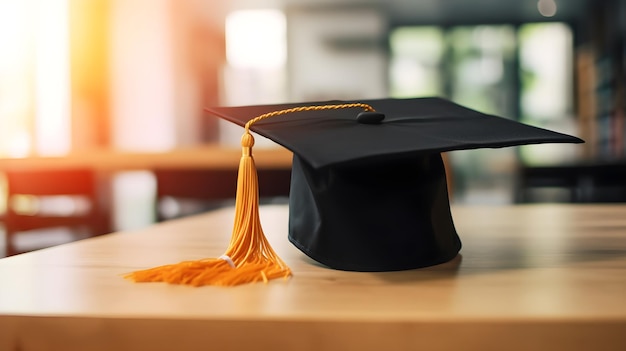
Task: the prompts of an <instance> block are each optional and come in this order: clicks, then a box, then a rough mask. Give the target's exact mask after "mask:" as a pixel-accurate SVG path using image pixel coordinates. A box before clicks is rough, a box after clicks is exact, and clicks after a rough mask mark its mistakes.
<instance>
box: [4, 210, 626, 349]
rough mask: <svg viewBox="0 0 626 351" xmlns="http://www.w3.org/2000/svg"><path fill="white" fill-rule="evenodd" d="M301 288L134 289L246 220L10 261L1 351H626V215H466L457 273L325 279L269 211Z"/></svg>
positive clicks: (183, 224)
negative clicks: (143, 275) (149, 273)
mask: <svg viewBox="0 0 626 351" xmlns="http://www.w3.org/2000/svg"><path fill="white" fill-rule="evenodd" d="M261 216H262V222H263V225H264V229H265V232H266V234H267V235H268V238H269V240H270V242H271V243H272V245H273V247H274V248H275V249H276V251H277V252H278V253H279V255H280V256H281V257H282V258H283V259H284V260H285V261H286V262H287V263H288V264H289V265H290V267H291V268H292V270H293V273H294V276H293V277H292V278H291V279H289V280H287V281H283V280H278V281H272V282H270V283H269V284H252V285H245V286H239V287H231V288H224V287H201V288H193V287H186V286H172V285H166V284H162V283H144V284H137V283H132V282H130V281H128V280H125V279H123V278H122V275H123V274H124V273H126V272H129V271H132V270H136V269H140V268H145V267H151V266H155V265H160V264H166V263H174V262H178V261H181V260H188V259H199V258H203V257H217V256H219V255H221V254H222V253H223V251H224V250H225V248H226V245H227V243H228V240H229V237H230V229H231V226H232V219H233V209H231V208H227V209H223V210H218V211H215V212H211V213H208V214H203V215H199V216H194V217H189V218H186V219H180V220H175V221H170V222H165V223H162V224H158V225H155V226H152V227H148V228H145V229H141V230H135V231H128V232H120V233H114V234H110V235H105V236H101V237H96V238H92V239H86V240H83V241H79V242H75V243H71V244H67V245H62V246H58V247H53V248H49V249H45V250H41V251H37V252H32V253H27V254H23V255H18V256H14V257H9V258H4V259H0V284H1V285H0V350H22V351H25V350H28V351H32V350H235V349H240V350H568V351H575V350H621V351H623V350H626V205H578V206H577V205H525V206H501V207H460V206H455V207H453V216H454V219H455V224H456V226H457V230H458V232H459V234H460V236H461V239H462V240H463V244H464V247H463V249H462V251H461V255H460V256H459V257H457V258H456V259H455V260H453V261H452V262H449V263H446V264H443V265H439V266H435V267H430V268H425V269H418V270H412V271H405V272H390V273H358V272H342V271H335V270H331V269H327V268H324V267H321V266H319V265H317V264H315V263H314V262H312V261H311V260H309V259H307V258H306V257H305V256H304V255H303V254H302V253H300V252H299V251H298V250H297V249H295V248H294V247H293V246H291V244H289V243H288V241H287V238H286V236H287V233H286V232H287V218H288V209H287V208H286V207H285V206H278V205H274V206H266V207H262V212H261Z"/></svg>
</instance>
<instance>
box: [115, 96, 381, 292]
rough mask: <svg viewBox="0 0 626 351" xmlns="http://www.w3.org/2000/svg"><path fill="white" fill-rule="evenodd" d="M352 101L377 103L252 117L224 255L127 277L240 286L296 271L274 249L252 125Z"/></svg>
mask: <svg viewBox="0 0 626 351" xmlns="http://www.w3.org/2000/svg"><path fill="white" fill-rule="evenodd" d="M352 107H360V108H363V109H364V110H366V111H374V109H373V108H372V107H371V106H369V105H367V104H361V103H351V104H341V105H322V106H303V107H296V108H291V109H286V110H280V111H274V112H270V113H266V114H264V115H261V116H258V117H256V118H254V119H251V120H250V121H248V123H246V125H245V132H244V135H243V136H242V137H241V147H242V155H241V161H240V162H239V173H238V176H237V195H236V198H235V223H234V226H233V232H232V237H231V240H230V244H229V246H228V248H227V249H226V252H225V253H224V255H222V256H221V257H219V258H207V259H202V260H197V261H183V262H179V263H176V264H169V265H164V266H159V267H154V268H150V269H145V270H140V271H135V272H132V273H129V274H127V275H125V278H127V279H130V280H133V281H135V282H138V283H145V282H165V283H170V284H184V285H192V286H203V285H219V286H234V285H240V284H246V283H253V282H260V281H263V282H266V283H267V282H268V281H269V280H271V279H277V278H285V279H286V278H288V277H290V276H291V270H290V269H289V267H288V266H287V265H286V264H285V262H283V260H282V259H281V258H280V257H278V255H277V254H276V253H275V252H274V250H273V249H272V247H271V246H270V244H269V242H268V241H267V238H266V237H265V234H264V233H263V228H261V220H260V218H259V179H258V176H257V170H256V166H255V165H254V158H253V157H252V146H254V137H253V136H252V134H250V126H251V125H252V124H253V123H255V122H258V121H260V120H262V119H265V118H269V117H273V116H278V115H283V114H287V113H292V112H301V111H318V110H330V109H341V108H352Z"/></svg>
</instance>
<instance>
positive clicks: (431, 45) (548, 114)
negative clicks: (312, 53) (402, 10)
mask: <svg viewBox="0 0 626 351" xmlns="http://www.w3.org/2000/svg"><path fill="white" fill-rule="evenodd" d="M389 42H390V50H391V60H390V75H389V76H390V83H389V85H390V93H391V95H392V96H393V97H399V98H406V97H418V96H429V95H439V96H443V97H447V98H449V99H451V100H452V101H455V102H457V103H459V104H462V105H465V106H467V107H470V108H473V109H476V110H479V111H481V112H485V113H490V114H495V115H499V116H503V117H506V118H511V119H519V120H521V121H522V122H525V123H528V124H533V125H539V126H542V127H546V128H550V129H554V130H557V131H562V132H565V133H573V132H574V131H572V130H570V126H571V125H572V124H573V118H571V114H572V101H571V94H572V90H573V87H572V82H571V80H572V72H571V67H572V34H571V29H570V28H569V27H568V26H567V25H565V24H563V23H531V24H524V25H520V26H513V25H477V26H453V27H448V28H442V27H435V26H411V27H399V28H396V29H394V30H393V31H392V32H391V33H390V38H389ZM518 150H520V151H519V153H518V152H517V151H518ZM568 150H572V149H571V147H570V149H568V146H567V145H542V146H541V147H540V148H538V147H536V146H535V147H533V146H524V147H520V148H504V149H497V150H493V149H480V150H469V151H455V152H452V153H451V154H450V159H451V162H452V167H453V169H454V172H453V173H454V174H453V175H450V176H454V190H455V193H454V197H455V199H456V200H457V201H460V202H487V203H506V202H511V201H512V200H513V199H512V196H513V181H514V172H515V164H516V162H518V161H522V162H527V163H538V162H546V161H554V160H555V159H563V157H565V156H567V153H568Z"/></svg>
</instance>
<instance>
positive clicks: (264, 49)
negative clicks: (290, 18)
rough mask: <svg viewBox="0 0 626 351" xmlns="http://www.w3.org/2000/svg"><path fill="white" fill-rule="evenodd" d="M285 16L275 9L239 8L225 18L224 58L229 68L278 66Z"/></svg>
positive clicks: (281, 57)
mask: <svg viewBox="0 0 626 351" xmlns="http://www.w3.org/2000/svg"><path fill="white" fill-rule="evenodd" d="M285 38H286V20H285V15H284V14H283V12H282V11H279V10H241V11H235V12H232V13H231V14H230V15H228V17H227V18H226V57H227V60H228V63H229V64H230V65H231V66H233V67H241V68H275V67H282V66H283V65H284V64H285V61H286V57H287V47H286V46H287V45H286V39H285Z"/></svg>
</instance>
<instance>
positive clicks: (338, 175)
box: [126, 98, 582, 286]
mask: <svg viewBox="0 0 626 351" xmlns="http://www.w3.org/2000/svg"><path fill="white" fill-rule="evenodd" d="M206 111H208V112H210V113H211V114H214V115H216V116H219V117H221V118H224V119H226V120H229V121H231V122H234V123H236V124H238V125H241V126H244V134H243V137H242V139H241V145H242V156H241V160H240V164H239V172H238V179H237V193H236V196H235V223H234V226H233V232H232V237H231V242H230V244H229V246H228V248H227V249H226V251H225V254H224V255H222V256H220V257H219V258H210V259H202V260H197V261H186V262H181V263H178V264H171V265H165V266H160V267H155V268H151V269H145V270H141V271H136V272H133V273H130V274H128V275H127V276H126V277H127V278H129V279H132V280H134V281H136V282H168V283H172V284H188V285H194V286H200V285H238V284H244V283H250V282H256V281H268V280H269V279H275V278H281V277H285V278H286V277H289V276H290V275H291V270H290V269H289V267H287V265H286V264H285V263H284V262H283V261H282V260H281V259H280V257H278V255H276V253H275V252H274V251H273V249H272V248H271V246H270V244H269V242H268V241H267V239H266V238H265V235H264V233H263V230H262V228H261V222H260V219H259V213H258V206H259V201H258V200H259V199H258V193H259V189H258V179H257V173H256V168H255V166H254V160H253V156H252V146H253V145H254V138H253V137H252V135H251V134H250V130H252V131H255V132H257V133H259V134H261V135H263V136H265V137H268V138H270V139H271V140H274V141H275V142H277V143H279V144H281V145H283V146H285V147H286V148H288V149H290V150H291V151H293V164H292V171H291V183H290V193H289V240H290V241H291V242H292V243H293V244H294V245H295V246H296V247H297V248H299V249H300V250H301V251H302V252H304V253H305V254H307V255H308V256H310V257H311V258H313V259H314V260H316V261H318V262H320V263H322V264H324V265H327V266H329V267H331V268H336V269H343V270H353V271H393V270H404V269H412V268H419V267H425V266H430V265H434V264H438V263H443V262H446V261H448V260H451V259H452V258H454V257H455V256H456V255H457V254H458V252H459V250H460V249H461V241H460V239H459V236H458V235H457V232H456V229H455V227H454V223H453V221H452V215H451V213H450V204H449V201H448V189H447V183H446V173H445V169H444V165H443V161H442V158H441V155H440V152H443V151H451V150H460V149H475V148H482V147H505V146H513V145H522V144H537V143H548V142H551V143H580V142H582V140H580V139H578V138H575V137H572V136H568V135H565V134H560V133H556V132H552V131H549V130H545V129H540V128H536V127H531V126H528V125H524V124H521V123H518V122H515V121H511V120H507V119H504V118H500V117H495V116H490V115H486V114H483V113H480V112H477V111H474V110H470V109H467V108H465V107H462V106H460V105H457V104H454V103H452V102H450V101H447V100H444V99H440V98H418V99H404V100H394V99H384V100H364V101H358V102H349V101H347V102H344V101H327V102H318V103H304V104H282V105H266V106H244V107H216V108H207V109H206ZM363 111H366V112H363Z"/></svg>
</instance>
